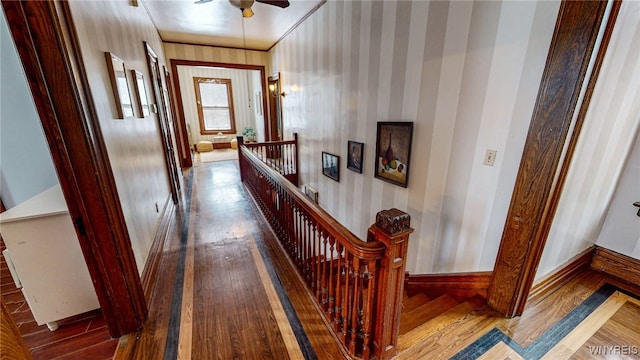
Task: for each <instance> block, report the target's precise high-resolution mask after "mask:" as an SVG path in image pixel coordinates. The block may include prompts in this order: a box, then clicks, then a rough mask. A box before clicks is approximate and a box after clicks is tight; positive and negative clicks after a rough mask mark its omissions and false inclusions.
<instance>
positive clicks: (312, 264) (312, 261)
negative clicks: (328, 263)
mask: <svg viewBox="0 0 640 360" xmlns="http://www.w3.org/2000/svg"><path fill="white" fill-rule="evenodd" d="M319 236H320V235H319V234H318V224H317V223H316V222H314V224H313V241H312V242H311V248H310V249H309V259H308V260H307V264H308V265H309V271H310V273H311V286H310V287H311V293H312V294H314V295H315V294H316V290H317V289H318V281H317V276H318V272H317V270H318V268H317V266H316V262H317V261H318V258H317V257H316V244H317V243H318V242H319V240H318V237H319Z"/></svg>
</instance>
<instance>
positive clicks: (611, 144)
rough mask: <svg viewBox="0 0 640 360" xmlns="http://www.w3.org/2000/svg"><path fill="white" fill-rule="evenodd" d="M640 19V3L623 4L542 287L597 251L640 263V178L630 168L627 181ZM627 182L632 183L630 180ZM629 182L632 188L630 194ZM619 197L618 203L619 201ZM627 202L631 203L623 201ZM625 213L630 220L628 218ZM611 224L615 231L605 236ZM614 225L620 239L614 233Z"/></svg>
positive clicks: (636, 108) (639, 100)
mask: <svg viewBox="0 0 640 360" xmlns="http://www.w3.org/2000/svg"><path fill="white" fill-rule="evenodd" d="M638 14H640V2H636V1H625V2H623V3H622V7H621V8H620V13H619V14H618V19H617V21H616V25H615V28H614V31H613V34H612V36H611V41H610V44H609V47H608V49H607V53H606V56H605V58H604V60H603V63H602V68H601V70H600V76H599V78H598V81H597V83H596V87H595V89H594V93H593V98H592V100H591V105H590V107H589V110H588V112H587V116H586V118H585V121H584V125H583V129H582V133H581V135H580V139H579V141H578V144H577V145H576V150H575V155H574V158H573V160H572V163H571V167H570V169H569V172H568V175H567V181H566V185H565V187H564V189H563V193H562V197H561V198H560V203H559V204H558V210H557V212H556V216H555V218H554V222H553V225H552V227H551V231H550V233H549V238H548V240H547V245H546V247H545V250H544V253H543V256H542V259H541V261H540V266H539V268H538V273H537V275H536V278H537V279H541V278H542V277H543V276H545V275H547V274H549V273H551V272H553V270H554V269H555V268H557V267H558V266H559V265H562V264H564V263H565V262H566V261H567V260H569V259H571V257H572V256H573V255H575V254H577V253H579V252H580V251H582V250H585V249H587V248H588V247H589V246H591V245H593V244H594V243H597V244H598V245H601V246H604V247H607V248H610V249H612V250H615V251H619V252H622V253H623V254H626V255H629V256H635V257H636V258H640V256H639V255H638V254H637V253H635V252H634V247H637V246H638V244H639V242H638V231H640V230H639V229H640V221H638V220H640V219H638V218H636V217H635V212H634V211H633V209H628V208H629V207H632V206H631V204H633V202H634V201H639V200H640V176H637V175H638V173H637V172H636V173H635V175H636V176H635V178H634V177H633V175H632V174H633V173H634V170H633V168H634V166H633V165H632V164H633V163H630V164H629V165H627V170H626V171H627V172H626V173H625V175H622V174H623V169H624V167H625V163H626V161H627V159H628V158H629V154H630V153H631V151H632V150H633V145H634V143H635V141H636V136H637V135H636V134H637V132H638V128H639V127H640V115H639V114H640V16H638ZM636 148H637V146H636ZM635 151H636V152H638V151H639V150H637V149H636V150H635ZM634 154H635V153H634ZM632 156H634V155H632ZM635 156H637V155H635ZM621 176H622V177H623V179H622V180H621ZM625 176H626V178H629V177H630V179H627V180H624V179H625V178H624V177H625ZM625 181H626V182H625ZM629 181H630V182H631V184H628V185H626V186H625V184H627V182H629ZM618 184H620V185H618ZM616 186H618V190H616ZM629 186H630V187H629ZM614 191H617V192H616V196H617V198H613V196H614ZM622 195H625V196H627V197H626V198H625V199H620V198H619V197H620V196H622ZM612 198H613V199H614V200H613V202H612ZM620 212H628V214H626V216H622V215H621V214H620ZM607 216H608V218H607V222H608V224H609V225H608V226H607V227H606V228H605V230H606V231H605V232H603V233H601V230H602V229H603V228H602V226H603V224H604V221H605V217H607ZM619 216H621V217H619ZM623 219H624V220H623ZM613 224H615V225H616V226H615V228H616V229H617V230H616V231H613V230H612V228H611V226H612V225H613Z"/></svg>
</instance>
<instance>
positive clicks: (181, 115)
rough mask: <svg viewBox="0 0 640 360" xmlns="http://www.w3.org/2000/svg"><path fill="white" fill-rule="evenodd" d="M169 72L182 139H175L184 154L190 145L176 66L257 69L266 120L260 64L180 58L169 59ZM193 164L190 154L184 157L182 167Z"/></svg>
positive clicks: (262, 73)
mask: <svg viewBox="0 0 640 360" xmlns="http://www.w3.org/2000/svg"><path fill="white" fill-rule="evenodd" d="M170 62H171V73H172V75H173V83H174V84H175V94H176V102H177V105H178V106H177V107H178V117H177V119H176V120H175V121H176V124H175V126H176V127H179V128H180V130H181V131H180V132H177V133H176V136H180V135H179V134H181V135H182V141H177V142H178V143H179V144H184V145H183V147H184V148H183V150H182V151H184V152H185V154H190V153H191V145H193V144H190V143H189V137H188V136H187V120H186V116H185V114H184V101H183V100H182V91H181V90H180V77H179V76H178V66H205V67H223V68H229V69H241V70H257V71H260V80H261V84H262V109H264V110H263V114H265V115H264V117H265V123H266V122H267V115H266V113H267V97H266V94H267V83H266V79H267V77H266V75H265V74H266V72H265V68H264V66H262V65H248V64H231V63H220V62H211V61H197V60H182V59H171V60H170ZM195 130H196V129H191V131H195ZM191 166H193V160H192V159H191V156H189V157H188V159H185V161H184V164H182V167H191Z"/></svg>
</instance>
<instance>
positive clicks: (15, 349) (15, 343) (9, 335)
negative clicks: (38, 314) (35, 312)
mask: <svg viewBox="0 0 640 360" xmlns="http://www.w3.org/2000/svg"><path fill="white" fill-rule="evenodd" d="M0 303H1V304H0V306H1V311H0V312H1V314H2V316H0V354H2V358H3V359H21V360H31V359H33V357H32V356H31V351H29V348H28V347H27V344H25V342H24V340H23V339H22V335H21V334H20V330H19V329H18V325H17V324H16V322H15V321H14V320H13V316H11V311H9V308H8V307H7V304H5V302H4V299H3V298H2V299H0Z"/></svg>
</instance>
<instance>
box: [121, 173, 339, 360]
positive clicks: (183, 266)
mask: <svg viewBox="0 0 640 360" xmlns="http://www.w3.org/2000/svg"><path fill="white" fill-rule="evenodd" d="M186 178H187V181H186V183H187V184H188V186H185V187H186V189H185V194H184V199H183V201H182V203H181V205H180V206H179V207H178V208H179V210H182V213H181V214H179V217H180V219H179V220H178V221H175V222H174V223H173V226H172V228H171V229H170V231H171V232H172V236H170V239H171V241H170V242H169V243H167V244H165V249H164V254H163V258H162V260H161V263H160V268H159V279H161V280H160V281H159V282H157V284H156V286H155V289H154V290H153V295H152V297H151V298H152V300H151V304H149V312H150V316H149V319H148V321H147V322H146V324H145V327H144V328H143V330H141V331H140V332H139V333H138V334H135V335H132V336H126V337H123V338H121V342H120V345H119V348H118V350H117V352H116V355H115V358H116V359H145V360H146V359H160V358H164V359H175V358H179V359H305V358H311V359H313V358H320V359H343V358H344V357H343V355H342V353H341V352H340V349H339V348H338V347H337V345H336V343H335V342H334V339H333V337H332V336H331V334H330V333H329V331H328V330H327V329H326V327H325V326H324V323H323V321H322V319H321V317H320V316H319V315H318V313H317V311H316V309H315V307H314V305H313V303H312V302H311V301H310V299H309V295H308V292H307V290H306V288H305V287H304V284H303V283H302V282H301V279H300V278H299V277H298V276H297V274H295V273H294V272H292V270H291V269H292V268H291V265H290V264H289V263H288V259H287V258H286V256H285V255H284V253H283V252H282V250H281V249H280V247H279V245H278V243H277V240H276V239H275V238H274V236H273V233H272V232H271V230H270V229H269V227H268V225H267V224H266V223H265V222H264V220H263V218H262V217H261V214H260V213H259V212H258V209H257V208H256V207H255V205H254V204H253V202H252V200H251V198H250V197H249V195H248V193H247V192H246V191H245V189H244V186H243V185H242V184H241V183H240V179H239V174H238V168H237V162H236V161H220V162H213V163H197V164H196V166H195V167H194V168H192V170H191V172H190V173H188V174H186ZM176 284H179V285H178V286H176ZM176 301H177V302H180V304H175V302H176ZM178 305H179V306H178Z"/></svg>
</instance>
